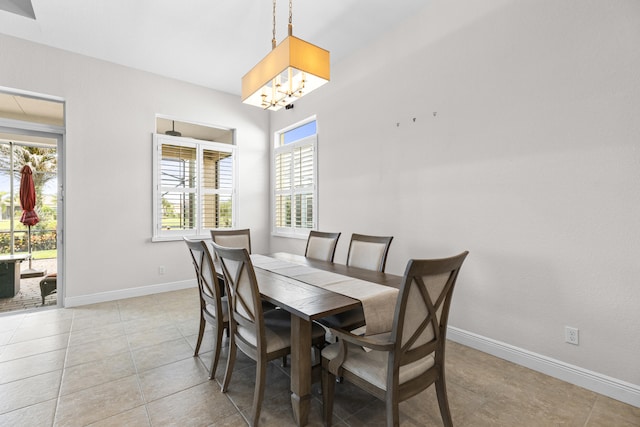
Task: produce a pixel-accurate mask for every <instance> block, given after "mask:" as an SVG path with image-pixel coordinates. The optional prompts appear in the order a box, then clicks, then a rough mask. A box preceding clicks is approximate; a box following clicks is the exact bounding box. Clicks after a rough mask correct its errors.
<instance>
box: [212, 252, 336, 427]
mask: <svg viewBox="0 0 640 427" xmlns="http://www.w3.org/2000/svg"><path fill="white" fill-rule="evenodd" d="M213 248H214V250H215V251H216V253H217V254H218V258H219V260H220V264H221V267H222V271H223V274H224V277H225V286H226V289H227V295H228V298H229V311H230V322H229V325H230V329H231V343H230V346H229V357H228V359H227V368H226V371H225V376H224V380H223V383H222V391H223V392H226V391H227V389H228V387H229V382H230V381H231V375H232V373H233V366H234V364H235V359H236V350H237V349H240V351H242V352H243V353H244V354H246V355H247V356H249V357H250V358H251V359H253V360H255V361H256V365H257V368H256V385H255V390H254V398H253V410H252V415H253V417H252V419H253V421H252V425H253V426H257V425H258V422H259V418H260V409H261V407H262V401H263V398H264V388H265V380H266V372H267V362H269V361H271V360H274V359H277V358H281V357H286V356H287V355H288V354H289V353H291V317H290V316H291V315H290V314H289V313H288V312H286V311H285V310H268V311H264V310H263V308H262V303H261V300H260V291H259V289H258V281H257V278H256V274H255V270H254V268H253V264H252V263H251V258H250V257H249V253H248V252H247V250H246V249H244V248H225V247H222V246H220V245H217V244H215V243H213ZM312 341H313V344H314V345H316V346H321V345H322V344H323V343H324V329H322V327H320V326H318V325H314V326H313V328H312Z"/></svg>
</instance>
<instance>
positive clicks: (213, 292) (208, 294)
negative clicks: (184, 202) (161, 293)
mask: <svg viewBox="0 0 640 427" xmlns="http://www.w3.org/2000/svg"><path fill="white" fill-rule="evenodd" d="M184 241H185V243H186V244H187V248H188V249H189V254H190V255H191V260H192V261H193V267H194V269H195V272H196V279H197V282H198V293H199V296H200V327H199V331H198V341H197V343H196V348H195V351H194V354H193V355H194V357H195V356H197V355H198V353H199V352H200V345H201V344H202V338H203V336H204V330H205V327H206V322H209V323H210V324H211V325H212V326H213V329H214V333H215V338H214V344H213V345H214V349H213V358H212V360H211V370H210V371H209V379H213V378H214V376H215V373H216V368H217V366H218V361H219V359H220V348H221V346H222V332H223V330H224V329H226V330H227V333H229V329H228V328H229V310H228V306H227V300H226V297H222V289H221V288H220V282H219V281H218V275H217V273H216V268H215V265H214V263H213V258H212V257H211V252H210V251H209V247H208V245H207V241H205V240H194V239H189V238H187V237H185V238H184Z"/></svg>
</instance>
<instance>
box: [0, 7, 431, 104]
mask: <svg viewBox="0 0 640 427" xmlns="http://www.w3.org/2000/svg"><path fill="white" fill-rule="evenodd" d="M427 1H428V0H316V1H311V0H295V1H294V2H293V24H294V29H293V34H294V35H296V36H298V37H299V38H302V39H304V40H306V41H308V42H310V43H313V44H315V45H318V46H320V47H322V48H324V49H327V50H329V51H330V52H331V62H332V64H335V63H336V62H338V61H339V60H340V59H342V58H344V57H346V56H348V55H349V53H351V52H353V51H354V50H355V49H358V48H359V47H362V46H363V45H365V44H366V43H367V42H368V41H371V40H373V39H375V38H377V37H380V36H382V35H383V33H385V32H386V31H388V30H389V29H391V28H392V27H395V26H397V25H399V24H400V23H401V22H402V21H403V20H405V19H407V18H408V17H409V16H410V15H412V14H414V13H415V12H416V11H417V10H419V9H421V8H423V7H425V6H426V3H427ZM27 3H29V0H0V33H4V34H7V35H10V36H14V37H18V38H22V39H26V40H30V41H33V42H37V43H41V44H45V45H49V46H53V47H57V48H60V49H64V50H68V51H72V52H76V53H80V54H83V55H87V56H91V57H94V58H99V59H103V60H106V61H110V62H114V63H117V64H122V65H125V66H128V67H132V68H136V69H140V70H145V71H149V72H152V73H156V74H160V75H163V76H167V77H171V78H176V79H179V80H184V81H187V82H191V83H195V84H198V85H202V86H206V87H210V88H213V89H217V90H221V91H224V92H228V93H232V94H239V93H240V79H241V77H242V76H243V75H244V74H245V73H246V72H247V71H249V69H251V68H252V67H253V66H254V65H255V64H256V63H257V62H258V61H260V60H261V59H262V58H263V57H264V56H265V55H266V54H267V53H268V52H269V51H270V50H271V36H272V35H271V31H272V25H273V24H272V7H273V3H272V0H31V4H32V6H33V12H34V13H35V17H36V19H35V20H34V19H31V18H28V17H25V16H21V15H19V14H16V13H15V12H14V13H10V12H8V11H7V10H10V8H7V7H4V8H3V4H4V5H5V6H6V5H8V6H11V5H15V4H22V5H23V6H22V8H24V7H27ZM2 9H4V10H2ZM287 23H288V2H287V1H286V0H278V3H277V23H276V31H277V34H276V39H277V41H278V42H280V41H282V39H283V38H284V37H285V36H286V32H287ZM0 84H1V82H0Z"/></svg>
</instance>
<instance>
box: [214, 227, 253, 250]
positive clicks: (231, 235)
mask: <svg viewBox="0 0 640 427" xmlns="http://www.w3.org/2000/svg"><path fill="white" fill-rule="evenodd" d="M211 239H213V242H214V243H216V244H218V245H220V246H226V247H228V248H245V249H246V250H247V252H249V253H251V230H250V229H249V228H243V229H237V230H211Z"/></svg>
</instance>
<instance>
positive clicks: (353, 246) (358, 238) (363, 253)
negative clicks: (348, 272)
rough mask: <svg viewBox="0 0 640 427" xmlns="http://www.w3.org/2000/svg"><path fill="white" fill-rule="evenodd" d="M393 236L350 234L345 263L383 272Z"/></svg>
mask: <svg viewBox="0 0 640 427" xmlns="http://www.w3.org/2000/svg"><path fill="white" fill-rule="evenodd" d="M392 240H393V236H367V235H364V234H355V233H354V234H352V235H351V242H349V252H348V253H347V265H349V266H352V267H358V268H364V269H366V270H373V271H379V272H384V269H385V266H386V263H387V255H388V254H389V246H391V241H392Z"/></svg>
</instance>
